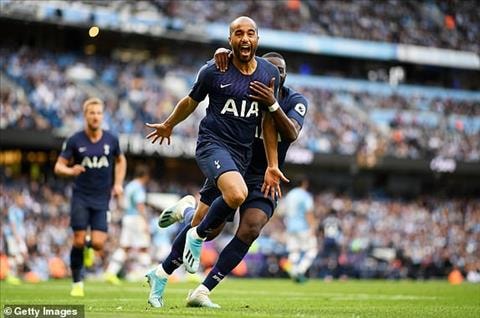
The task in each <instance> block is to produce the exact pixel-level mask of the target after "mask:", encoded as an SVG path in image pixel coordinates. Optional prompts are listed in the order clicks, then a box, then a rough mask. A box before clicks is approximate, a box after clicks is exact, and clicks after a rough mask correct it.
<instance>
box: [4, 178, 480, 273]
mask: <svg viewBox="0 0 480 318" xmlns="http://www.w3.org/2000/svg"><path fill="white" fill-rule="evenodd" d="M7 180H8V181H7V182H6V183H5V184H2V185H1V188H0V190H1V192H2V197H1V201H0V211H1V217H2V219H3V220H11V219H12V216H11V215H9V214H10V213H12V212H11V211H10V209H11V207H12V206H14V205H15V206H17V207H18V208H20V209H21V210H23V212H24V220H23V226H24V233H25V237H26V240H25V241H26V245H27V248H28V254H25V260H26V262H25V264H26V266H25V268H23V269H22V270H24V271H25V272H31V273H30V274H29V275H30V278H32V277H34V278H35V279H40V280H43V279H48V278H59V277H65V276H66V275H68V270H67V268H68V266H67V265H68V263H69V252H70V251H69V246H70V244H66V243H65V242H67V241H68V240H69V238H70V237H71V235H70V234H69V232H70V231H71V229H70V227H69V200H68V197H69V192H70V191H71V189H70V185H68V184H66V183H64V182H62V181H58V180H57V181H55V182H52V183H47V184H39V183H38V182H34V181H29V180H28V179H27V178H25V179H22V180H19V179H16V180H10V179H7ZM149 191H155V192H156V191H162V192H171V193H177V194H178V193H188V192H190V193H191V192H192V191H194V186H192V185H183V186H182V185H179V184H159V183H156V182H152V183H151V184H150V185H149ZM17 194H21V195H20V197H21V198H22V200H20V202H18V201H15V200H16V196H17ZM15 202H16V203H15ZM14 203H15V204H14ZM116 210H117V207H116V206H115V204H113V206H112V211H116ZM314 212H315V215H316V217H317V220H318V232H317V237H318V240H319V243H320V244H319V251H318V256H317V258H316V260H315V262H314V264H313V266H312V267H311V269H310V276H311V277H321V278H325V279H331V278H349V277H350V278H391V279H397V278H418V279H427V278H434V277H445V276H446V275H447V274H448V273H449V272H450V271H451V270H452V268H458V269H460V270H461V271H462V272H463V273H464V274H465V275H466V277H467V279H469V280H470V281H480V258H479V257H478V255H480V243H479V242H480V200H478V199H469V200H467V199H464V200H461V199H451V200H439V199H438V198H433V197H428V196H427V197H418V198H416V199H412V200H402V199H394V198H389V197H386V196H384V195H375V194H373V193H372V194H371V196H369V197H365V198H351V196H348V195H344V194H340V193H334V192H331V191H323V192H318V193H315V210H314ZM156 215H158V214H157V213H156V212H155V211H154V210H151V226H150V230H151V235H152V238H153V239H152V242H153V244H152V247H151V254H152V259H153V260H154V261H155V262H159V261H161V260H163V258H164V257H165V256H166V255H167V254H168V251H169V248H170V244H171V239H172V237H173V236H174V235H175V232H176V228H175V227H172V228H170V230H169V231H166V230H162V231H159V230H158V227H157V225H156ZM120 216H121V215H120V214H119V213H117V212H113V215H112V221H111V223H110V228H109V232H110V234H111V235H109V240H110V241H109V243H108V245H109V248H107V250H108V251H110V252H111V251H113V250H114V249H115V247H116V246H117V244H118V237H119V231H120ZM10 226H11V225H10V222H2V225H1V232H2V233H7V232H8V231H9V227H10ZM233 231H234V226H233V224H232V226H231V227H227V228H226V231H225V232H224V233H223V234H222V235H221V236H220V237H219V238H218V239H217V240H215V241H213V242H210V243H209V244H206V245H205V248H204V249H205V251H204V254H205V255H204V256H202V262H203V266H204V268H208V267H210V266H212V265H213V264H214V262H215V260H216V257H217V255H218V251H220V250H221V249H222V248H223V245H225V244H226V243H227V242H228V241H229V240H230V237H231V235H233V233H234V232H233ZM1 237H2V240H4V236H3V235H1ZM286 240H287V238H286V231H285V226H284V223H283V213H282V203H280V207H279V210H278V211H277V213H276V214H275V216H274V217H273V218H272V220H271V222H269V224H268V225H267V227H266V228H265V229H264V231H263V233H262V234H261V236H260V238H259V239H258V240H257V242H256V243H255V244H254V246H252V248H251V250H250V252H249V254H248V255H247V257H246V258H245V260H244V262H242V269H241V270H238V271H236V272H234V274H237V275H239V276H253V277H258V276H263V277H284V276H286V275H287V271H288V266H289V265H288V262H287V261H286V255H287V251H286V247H285V244H286ZM5 246H6V245H5V242H4V241H2V242H1V244H0V254H1V255H3V256H2V257H4V255H5V253H6V251H5ZM166 253H167V254H166ZM4 262H5V260H4ZM4 266H5V264H4ZM99 266H101V264H100V265H99ZM130 266H135V264H134V263H133V264H126V271H127V272H128V271H134V269H133V268H132V267H130ZM97 270H99V271H100V272H102V269H101V268H97ZM3 272H4V273H5V269H3ZM33 273H34V274H33ZM93 274H95V272H93ZM32 275H33V276H32Z"/></svg>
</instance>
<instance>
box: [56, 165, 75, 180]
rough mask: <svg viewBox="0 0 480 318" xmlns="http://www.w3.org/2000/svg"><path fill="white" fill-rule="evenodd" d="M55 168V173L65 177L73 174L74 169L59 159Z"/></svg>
mask: <svg viewBox="0 0 480 318" xmlns="http://www.w3.org/2000/svg"><path fill="white" fill-rule="evenodd" d="M53 170H54V172H55V174H56V175H59V176H63V177H71V176H73V169H72V168H71V167H68V166H67V165H66V164H64V163H62V162H59V161H57V163H56V164H55V168H54V169H53Z"/></svg>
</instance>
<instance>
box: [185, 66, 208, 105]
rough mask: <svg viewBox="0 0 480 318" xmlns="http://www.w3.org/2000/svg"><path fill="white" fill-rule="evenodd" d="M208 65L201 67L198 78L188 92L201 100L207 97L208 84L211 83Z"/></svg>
mask: <svg viewBox="0 0 480 318" xmlns="http://www.w3.org/2000/svg"><path fill="white" fill-rule="evenodd" d="M208 66H209V64H205V65H204V66H202V68H200V70H199V71H198V73H197V78H196V79H195V84H193V87H192V90H191V91H190V93H189V94H188V96H190V97H191V98H192V99H193V100H195V101H197V102H201V101H202V100H204V99H205V97H207V94H208V85H209V80H208V78H209V76H208V73H209V71H208Z"/></svg>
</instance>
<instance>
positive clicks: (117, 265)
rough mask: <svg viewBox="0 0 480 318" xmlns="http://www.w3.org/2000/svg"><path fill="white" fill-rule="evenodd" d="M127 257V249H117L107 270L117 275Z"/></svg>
mask: <svg viewBox="0 0 480 318" xmlns="http://www.w3.org/2000/svg"><path fill="white" fill-rule="evenodd" d="M126 259H127V253H125V250H124V249H123V248H119V249H117V250H116V251H115V252H114V253H113V255H112V259H111V260H110V264H108V268H107V272H108V273H111V274H114V275H117V274H118V272H119V271H120V269H121V268H122V266H123V264H124V263H125V260H126Z"/></svg>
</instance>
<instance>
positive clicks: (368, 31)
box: [112, 0, 480, 52]
mask: <svg viewBox="0 0 480 318" xmlns="http://www.w3.org/2000/svg"><path fill="white" fill-rule="evenodd" d="M112 5H114V6H115V5H118V4H115V3H112ZM119 7H120V6H119ZM151 7H156V8H157V9H158V11H159V13H160V14H161V15H163V16H167V17H172V18H175V19H180V20H181V22H182V23H183V24H186V25H188V24H191V25H195V24H198V23H202V22H224V23H230V21H232V20H233V19H234V18H235V17H237V16H239V15H241V14H246V15H248V16H250V17H252V18H253V19H254V20H255V21H257V23H258V24H259V25H261V26H262V28H270V29H278V30H286V31H294V32H305V33H310V34H318V35H327V36H336V37H345V38H353V39H361V40H371V41H383V42H394V43H405V44H415V45H423V46H433V47H442V48H450V49H457V50H467V51H473V52H478V43H480V38H479V37H478V36H479V34H480V30H479V29H478V23H475V21H478V19H479V18H480V16H478V14H479V13H478V10H477V9H476V3H475V1H468V0H467V1H461V0H453V1H400V0H388V1H380V2H378V1H377V2H375V4H374V5H373V4H372V1H334V0H327V1H317V0H306V1H300V0H288V1H254V0H249V1H234V2H221V3H218V2H217V1H214V0H207V1H175V0H154V1H152V6H151ZM122 9H123V7H122ZM123 10H125V9H123ZM131 10H132V11H134V12H135V11H136V10H140V11H142V10H143V8H142V5H140V4H139V5H138V7H135V5H133V4H132V5H131ZM272 11H274V12H275V15H272V14H271V12H272ZM441 31H447V32H441Z"/></svg>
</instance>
